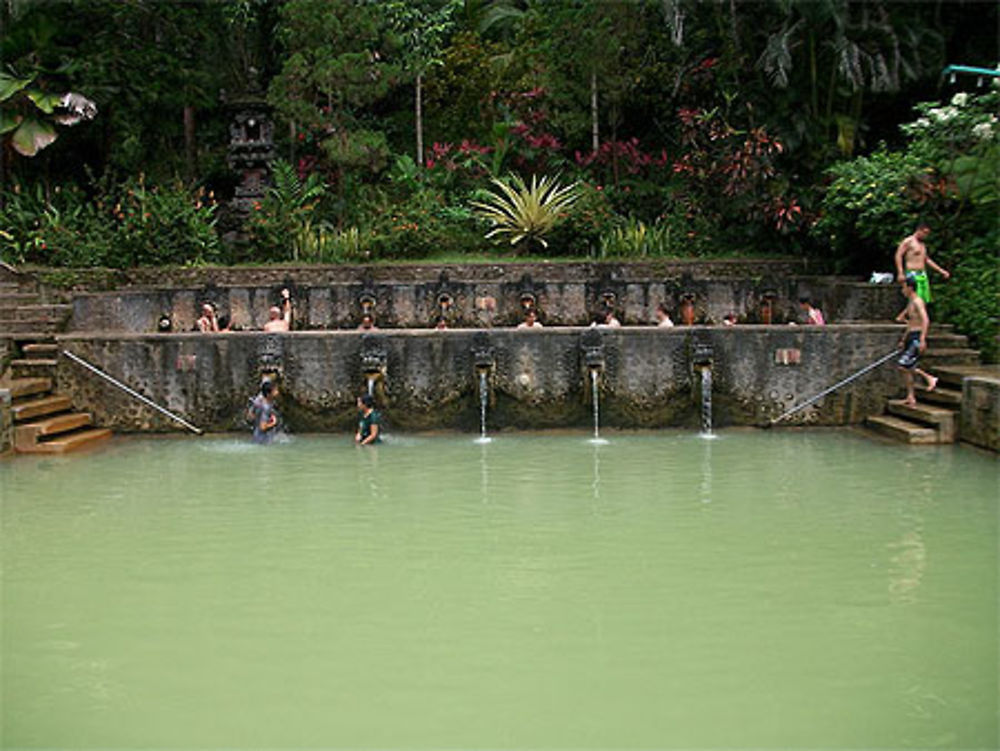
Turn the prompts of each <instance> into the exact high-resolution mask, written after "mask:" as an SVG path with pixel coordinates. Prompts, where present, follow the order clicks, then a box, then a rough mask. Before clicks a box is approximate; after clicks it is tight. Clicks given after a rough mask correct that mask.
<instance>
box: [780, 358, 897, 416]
mask: <svg viewBox="0 0 1000 751" xmlns="http://www.w3.org/2000/svg"><path fill="white" fill-rule="evenodd" d="M897 354H899V350H898V349H894V350H893V351H892V352H890V353H889V354H887V355H885V356H883V357H880V358H879V359H878V360H876V361H875V362H873V363H872V364H871V365H866V366H865V367H863V368H862V369H861V370H859V371H858V372H857V373H853V374H852V375H849V376H847V378H845V379H844V380H842V381H839V382H837V383H835V384H833V385H832V386H831V387H830V388H828V389H825V390H824V391H821V392H820V393H818V394H816V396H814V397H812V398H811V399H806V400H805V401H804V402H802V403H801V404H796V405H795V406H794V407H792V408H791V409H790V410H788V411H787V412H785V413H784V414H781V415H778V416H777V417H775V418H774V419H773V420H771V421H770V422H769V423H767V427H771V426H772V425H776V424H777V423H779V422H781V421H782V420H784V419H785V418H786V417H788V416H789V415H794V414H795V413H796V412H798V411H799V410H800V409H805V408H806V407H808V406H809V405H810V404H812V403H813V402H816V401H819V400H820V399H822V398H823V397H824V396H826V395H827V394H832V393H833V392H834V391H836V390H837V389H839V388H840V387H841V386H846V385H847V384H848V383H850V382H851V381H853V380H854V379H856V378H860V377H861V376H863V375H864V374H865V373H867V372H868V371H869V370H873V369H874V368H877V367H878V366H879V365H881V364H882V363H884V362H885V361H886V360H888V359H889V358H891V357H895V356H896V355H897Z"/></svg>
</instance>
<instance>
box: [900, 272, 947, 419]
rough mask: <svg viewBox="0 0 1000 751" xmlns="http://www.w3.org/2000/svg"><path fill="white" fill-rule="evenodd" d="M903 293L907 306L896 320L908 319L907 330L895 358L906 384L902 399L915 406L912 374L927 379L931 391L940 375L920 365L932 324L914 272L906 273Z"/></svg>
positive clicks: (903, 321)
mask: <svg viewBox="0 0 1000 751" xmlns="http://www.w3.org/2000/svg"><path fill="white" fill-rule="evenodd" d="M903 295H904V296H905V297H906V299H907V303H906V307H905V308H904V309H903V312H901V313H900V314H899V315H898V316H896V320H897V321H899V322H901V323H906V333H905V334H904V335H903V338H902V339H901V340H900V344H901V345H902V347H903V354H901V355H900V356H899V359H898V360H896V364H897V365H899V367H900V368H901V369H902V371H903V385H904V386H905V387H906V399H905V400H904V401H903V403H904V404H907V405H909V406H911V407H912V406H914V405H915V404H916V403H917V398H916V394H915V393H914V391H913V374H914V373H917V374H918V375H919V376H920V377H921V378H923V379H924V380H925V381H926V382H927V390H928V391H933V390H934V387H935V386H937V382H938V379H937V378H935V377H934V376H932V375H931V374H930V373H927V372H925V371H923V370H921V369H920V368H918V367H917V363H918V362H919V361H920V355H921V353H922V352H923V351H924V350H925V349H927V328H928V326H930V318H928V317H927V306H926V305H925V304H924V301H923V299H922V298H921V297H920V296H919V295H918V294H917V279H916V277H915V276H914V275H913V274H907V275H906V279H905V280H904V281H903Z"/></svg>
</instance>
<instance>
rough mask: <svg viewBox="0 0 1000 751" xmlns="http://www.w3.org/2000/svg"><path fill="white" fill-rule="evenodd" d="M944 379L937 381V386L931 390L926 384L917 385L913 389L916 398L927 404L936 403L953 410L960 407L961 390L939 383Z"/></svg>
mask: <svg viewBox="0 0 1000 751" xmlns="http://www.w3.org/2000/svg"><path fill="white" fill-rule="evenodd" d="M943 383H944V381H939V382H938V386H937V388H936V389H934V390H933V391H928V390H927V387H926V386H917V387H916V388H915V389H914V390H915V391H916V393H917V399H918V400H919V401H921V402H927V403H928V404H936V405H938V406H939V407H949V408H951V409H954V410H959V409H961V408H962V392H961V391H956V390H954V389H950V388H946V387H945V386H943V385H941V384H943Z"/></svg>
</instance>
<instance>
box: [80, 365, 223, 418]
mask: <svg viewBox="0 0 1000 751" xmlns="http://www.w3.org/2000/svg"><path fill="white" fill-rule="evenodd" d="M62 353H63V354H64V355H66V357H68V358H69V359H70V360H72V361H73V362H75V363H78V364H80V365H82V366H83V367H85V368H86V369H87V370H89V371H91V372H93V373H96V374H97V375H99V376H100V377H101V378H103V379H104V380H106V381H108V382H109V383H112V384H114V385H115V386H117V387H118V388H120V389H121V390H122V391H124V392H125V393H126V394H128V395H129V396H134V397H135V398H136V399H138V400H139V401H141V402H142V403H143V404H147V405H149V406H150V407H152V408H153V409H155V410H156V411H158V412H162V413H163V414H165V415H166V416H167V417H169V418H170V419H171V420H176V421H177V422H179V423H180V424H181V425H183V426H184V427H185V428H187V429H188V430H190V431H191V432H193V433H195V434H196V435H203V434H204V432H205V431H203V430H202V429H201V428H196V427H195V426H194V425H192V424H191V423H189V422H188V421H187V420H185V419H184V418H183V417H178V416H177V415H175V414H174V413H173V412H171V411H170V410H168V409H164V408H163V407H161V406H160V405H159V404H156V403H155V402H153V401H151V400H150V399H147V398H146V397H145V396H143V395H142V394H140V393H138V392H137V391H134V390H133V389H130V388H129V387H128V386H126V385H125V384H124V383H122V382H121V381H118V380H115V379H114V378H113V377H112V376H109V375H108V374H107V373H105V372H104V371H103V370H101V369H100V368H97V367H95V366H93V365H91V364H90V363H89V362H87V361H86V360H84V359H83V358H82V357H78V356H77V355H74V354H73V353H72V352H67V351H66V350H62Z"/></svg>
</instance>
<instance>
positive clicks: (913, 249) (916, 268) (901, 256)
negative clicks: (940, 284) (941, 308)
mask: <svg viewBox="0 0 1000 751" xmlns="http://www.w3.org/2000/svg"><path fill="white" fill-rule="evenodd" d="M930 233H931V228H930V225H928V224H920V225H919V226H918V227H917V229H916V231H915V232H914V233H913V234H912V235H910V236H909V237H907V238H905V239H904V240H903V242H901V243H900V244H899V247H898V248H896V281H898V282H900V283H902V282H905V281H906V276H907V275H908V274H910V273H912V274H914V276H915V278H916V280H917V294H918V295H920V297H921V299H922V300H923V301H924V302H925V303H928V302H930V301H931V283H930V279H929V278H928V277H927V269H926V267H927V266H930V267H931V268H932V269H934V270H935V271H936V272H938V273H939V274H940V275H941V276H943V277H944V278H945V279H949V278H950V277H951V274H950V273H949V272H948V271H947V270H945V269H943V268H941V267H940V266H938V265H937V264H936V263H934V261H932V260H931V257H930V256H929V255H927V246H926V245H924V240H926V239H927V236H928V235H929V234H930Z"/></svg>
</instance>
